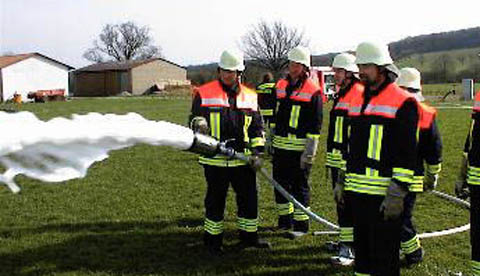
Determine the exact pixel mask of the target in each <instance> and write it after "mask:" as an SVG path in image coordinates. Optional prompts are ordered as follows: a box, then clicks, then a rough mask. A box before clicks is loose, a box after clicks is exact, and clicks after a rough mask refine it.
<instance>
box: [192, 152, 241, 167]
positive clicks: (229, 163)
mask: <svg viewBox="0 0 480 276" xmlns="http://www.w3.org/2000/svg"><path fill="white" fill-rule="evenodd" d="M245 155H249V154H245ZM198 163H200V164H203V165H210V166H216V167H238V166H244V165H247V162H245V161H242V160H237V159H228V157H225V156H215V157H213V158H210V157H205V156H200V157H199V158H198Z"/></svg>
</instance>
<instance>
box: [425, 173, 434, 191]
mask: <svg viewBox="0 0 480 276" xmlns="http://www.w3.org/2000/svg"><path fill="white" fill-rule="evenodd" d="M437 184H438V174H431V173H428V172H427V173H426V174H425V178H424V179H423V188H424V190H425V191H431V190H435V188H437Z"/></svg>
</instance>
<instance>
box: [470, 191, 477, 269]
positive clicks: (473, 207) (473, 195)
mask: <svg viewBox="0 0 480 276" xmlns="http://www.w3.org/2000/svg"><path fill="white" fill-rule="evenodd" d="M469 189H470V243H471V245H472V268H473V275H480V185H469Z"/></svg>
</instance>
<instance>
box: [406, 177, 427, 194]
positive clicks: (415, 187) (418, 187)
mask: <svg viewBox="0 0 480 276" xmlns="http://www.w3.org/2000/svg"><path fill="white" fill-rule="evenodd" d="M423 178H424V177H423V175H418V176H417V175H415V176H413V182H412V183H411V184H410V186H409V187H408V190H409V191H410V192H414V193H421V192H423Z"/></svg>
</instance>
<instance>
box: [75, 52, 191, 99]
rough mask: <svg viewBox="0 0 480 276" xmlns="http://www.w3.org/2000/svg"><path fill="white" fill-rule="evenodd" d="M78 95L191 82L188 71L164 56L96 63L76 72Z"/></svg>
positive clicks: (145, 90)
mask: <svg viewBox="0 0 480 276" xmlns="http://www.w3.org/2000/svg"><path fill="white" fill-rule="evenodd" d="M73 82H74V89H73V90H74V95H75V96H113V95H118V94H120V93H122V92H124V91H128V92H130V93H132V94H133V95H143V94H147V93H150V92H152V91H154V90H155V89H158V88H162V87H165V86H168V85H172V86H182V85H190V81H188V80H187V70H186V68H185V67H182V66H180V65H178V64H175V63H173V62H171V61H168V60H165V59H163V58H152V59H146V60H134V61H126V62H106V63H96V64H92V65H89V66H86V67H83V68H80V69H78V70H76V71H75V72H74V77H73Z"/></svg>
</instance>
